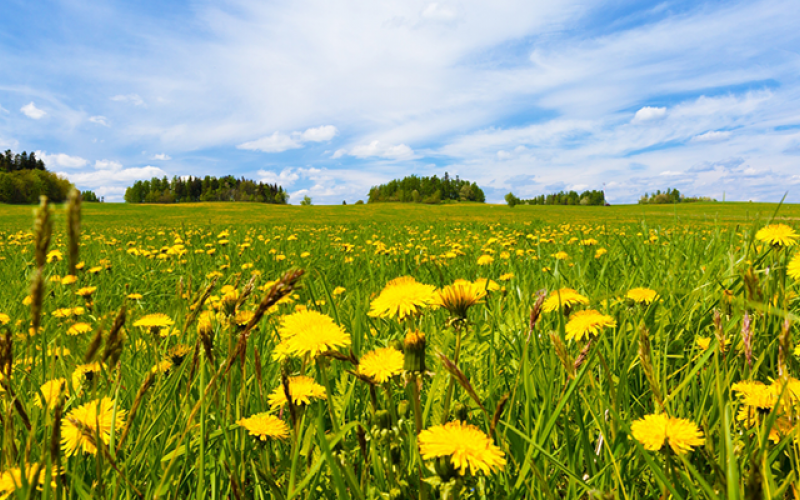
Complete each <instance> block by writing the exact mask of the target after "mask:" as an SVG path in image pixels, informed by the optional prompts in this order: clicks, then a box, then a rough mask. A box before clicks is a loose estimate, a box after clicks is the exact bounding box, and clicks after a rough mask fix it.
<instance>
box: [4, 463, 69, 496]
mask: <svg viewBox="0 0 800 500" xmlns="http://www.w3.org/2000/svg"><path fill="white" fill-rule="evenodd" d="M38 469H39V464H36V463H29V464H27V465H26V466H25V480H24V482H23V478H22V469H20V468H19V467H12V468H10V469H6V470H4V471H3V472H2V473H0V500H6V499H7V498H17V496H16V495H15V494H14V493H15V492H16V491H17V490H20V489H21V488H22V485H23V484H31V483H33V481H34V479H36V480H37V482H38V483H39V484H40V485H41V484H43V483H44V481H45V477H46V472H47V471H46V470H45V468H44V467H42V469H41V471H40V472H39V477H38V478H35V477H34V476H35V474H36V471H37V470H38ZM58 475H59V472H58V468H56V467H53V469H52V473H51V476H50V477H51V478H52V482H51V483H50V488H55V487H56V482H55V478H56V476H58Z"/></svg>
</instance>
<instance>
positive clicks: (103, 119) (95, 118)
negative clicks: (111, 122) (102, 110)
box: [89, 115, 108, 127]
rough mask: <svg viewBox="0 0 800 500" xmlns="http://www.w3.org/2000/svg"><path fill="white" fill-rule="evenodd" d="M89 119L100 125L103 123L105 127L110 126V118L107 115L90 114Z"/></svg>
mask: <svg viewBox="0 0 800 500" xmlns="http://www.w3.org/2000/svg"><path fill="white" fill-rule="evenodd" d="M89 121H90V122H92V123H96V124H98V125H102V126H104V127H108V119H107V118H106V117H105V116H101V115H97V116H90V117H89Z"/></svg>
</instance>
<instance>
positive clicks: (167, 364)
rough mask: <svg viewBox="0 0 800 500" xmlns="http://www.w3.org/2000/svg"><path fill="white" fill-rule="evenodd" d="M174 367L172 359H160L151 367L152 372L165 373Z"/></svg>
mask: <svg viewBox="0 0 800 500" xmlns="http://www.w3.org/2000/svg"><path fill="white" fill-rule="evenodd" d="M171 369H172V361H170V360H168V359H165V360H163V361H159V362H158V363H156V365H155V366H154V367H153V368H151V369H150V371H151V372H152V373H155V374H165V373H168V372H169V371H170V370H171Z"/></svg>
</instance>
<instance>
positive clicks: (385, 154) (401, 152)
mask: <svg viewBox="0 0 800 500" xmlns="http://www.w3.org/2000/svg"><path fill="white" fill-rule="evenodd" d="M348 154H349V155H350V156H355V157H356V158H371V157H377V158H386V159H389V160H408V159H411V158H414V151H413V150H412V149H411V148H410V147H408V146H406V145H405V144H397V145H392V144H384V143H381V142H380V141H377V140H376V141H372V142H370V143H369V144H362V145H360V146H356V147H354V148H353V149H351V150H350V152H349V153H348Z"/></svg>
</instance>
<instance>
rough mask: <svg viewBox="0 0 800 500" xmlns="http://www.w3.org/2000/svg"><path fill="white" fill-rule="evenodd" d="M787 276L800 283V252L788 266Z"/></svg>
mask: <svg viewBox="0 0 800 500" xmlns="http://www.w3.org/2000/svg"><path fill="white" fill-rule="evenodd" d="M786 274H787V275H788V276H789V277H790V278H792V279H793V280H796V281H800V252H797V253H796V254H794V257H792V260H790V261H789V264H788V265H787V266H786Z"/></svg>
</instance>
